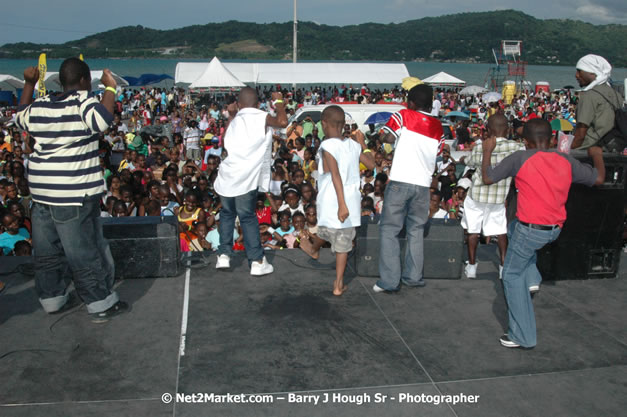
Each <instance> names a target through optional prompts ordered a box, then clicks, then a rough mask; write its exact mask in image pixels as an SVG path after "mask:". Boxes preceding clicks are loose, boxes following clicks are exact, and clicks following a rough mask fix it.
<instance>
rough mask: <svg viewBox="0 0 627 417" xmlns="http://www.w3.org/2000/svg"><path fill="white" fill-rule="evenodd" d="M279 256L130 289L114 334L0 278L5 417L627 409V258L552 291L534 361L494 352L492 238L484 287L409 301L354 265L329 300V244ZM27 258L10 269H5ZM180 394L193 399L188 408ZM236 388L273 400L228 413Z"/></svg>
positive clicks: (447, 283)
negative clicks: (604, 275) (266, 268)
mask: <svg viewBox="0 0 627 417" xmlns="http://www.w3.org/2000/svg"><path fill="white" fill-rule="evenodd" d="M268 258H269V259H270V260H271V261H272V263H273V264H274V267H275V273H274V274H272V275H270V276H266V277H251V276H250V275H249V273H248V272H249V270H248V266H247V265H246V262H245V260H244V258H243V257H237V258H235V259H233V260H232V270H231V271H229V272H217V271H216V270H215V269H214V265H215V255H212V256H210V257H209V258H208V259H209V261H210V264H209V266H206V267H205V266H203V265H202V264H201V265H198V264H197V265H194V267H193V268H189V269H187V270H186V271H185V272H184V273H183V274H182V275H181V276H179V277H176V278H160V279H135V280H132V279H128V280H125V281H123V282H121V283H120V284H119V286H118V292H119V294H120V296H121V298H122V299H124V300H126V301H128V302H130V303H131V304H132V311H131V312H130V313H128V314H125V315H122V316H119V317H116V318H115V319H113V320H111V321H110V322H108V323H105V324H92V323H91V322H90V320H89V317H88V316H87V314H86V310H85V307H84V306H81V307H77V308H76V309H74V310H72V311H70V312H68V313H66V314H65V315H61V316H48V315H46V314H44V312H43V310H42V309H41V308H40V306H39V303H38V300H37V297H36V295H35V292H34V289H33V280H32V277H31V276H30V275H29V274H28V273H13V274H11V275H3V276H1V277H0V279H1V280H3V281H5V282H7V284H8V288H7V289H6V290H5V291H4V292H3V293H2V294H1V295H0V416H42V415H46V416H63V417H67V416H85V415H90V416H113V415H115V416H205V415H207V416H209V415H215V416H252V415H254V416H291V415H294V416H330V415H342V416H359V417H364V416H381V415H389V416H416V415H420V416H481V417H486V416H540V415H541V416H569V417H570V416H582V417H583V416H585V417H589V416H597V415H608V416H609V415H624V413H625V410H626V409H627V330H626V326H625V318H626V316H625V300H626V296H625V295H626V294H627V280H626V279H625V278H626V275H627V266H626V265H625V264H626V262H627V259H626V258H624V259H623V262H622V266H623V268H622V270H623V272H622V273H621V275H620V276H619V277H618V278H616V279H606V280H588V281H558V282H544V283H543V285H542V289H541V291H540V294H539V295H538V296H537V297H536V298H535V300H534V307H535V310H536V317H537V323H538V346H537V347H536V348H535V349H533V350H530V351H523V350H518V349H506V348H503V347H501V346H500V344H499V341H498V338H499V336H500V335H501V334H502V333H503V330H504V329H505V326H506V319H507V315H506V306H505V300H504V298H503V291H502V286H501V283H500V281H499V280H498V276H497V272H496V271H497V269H496V267H495V263H494V262H495V261H496V256H495V246H493V245H487V246H482V247H481V248H480V252H479V258H480V259H481V261H480V264H479V275H478V279H477V280H468V279H461V280H428V281H427V286H426V287H424V288H418V289H413V288H406V287H403V288H402V290H401V291H400V292H399V293H398V294H375V293H373V292H372V284H374V282H375V279H374V278H362V277H356V276H355V274H354V273H352V271H351V270H349V271H348V272H347V281H349V290H348V291H347V292H346V293H345V294H344V295H343V296H342V297H334V296H333V295H332V294H331V289H332V281H333V279H334V277H335V272H334V259H333V256H332V254H331V253H330V252H328V251H327V252H323V253H322V256H321V259H320V261H319V262H315V261H311V260H309V259H308V258H307V257H306V255H304V254H303V253H302V252H300V251H279V252H275V253H268ZM18 259H19V258H11V262H9V258H4V259H2V260H1V262H0V264H2V266H1V267H0V270H2V271H5V272H6V271H10V270H12V269H14V266H15V265H14V264H13V263H12V262H16V261H18ZM186 289H187V290H188V291H186ZM186 294H188V297H187V296H186ZM177 393H179V394H181V395H187V397H181V398H179V400H180V401H178V402H177V401H176V394H177ZM164 394H165V397H164ZM198 394H201V395H198ZM205 394H206V395H205ZM211 394H214V395H213V396H211ZM223 394H232V395H234V396H233V397H230V400H232V401H237V400H239V399H240V397H237V395H239V394H259V395H260V396H256V397H248V396H245V397H244V398H245V399H246V400H251V401H253V400H254V401H258V402H261V401H263V402H262V403H254V404H253V403H250V402H249V403H234V402H231V403H227V402H225V401H224V400H227V397H222V396H219V395H223ZM264 394H269V395H268V396H264ZM423 394H424V395H423ZM462 394H463V395H464V396H465V397H462ZM168 395H173V396H175V398H174V400H172V401H168V400H169V399H170V397H168ZM164 398H165V400H166V401H163V399H164ZM438 399H442V400H444V401H442V402H441V403H439V404H434V403H433V402H437V400H438ZM473 399H474V400H475V402H472V403H471V402H468V401H466V402H462V400H471V401H472V400H473ZM183 400H187V402H184V401H183ZM221 400H222V401H221ZM297 400H300V401H309V402H297ZM316 400H317V401H318V403H317V404H316V403H314V402H315V401H316ZM325 400H326V401H327V402H324V401H325ZM455 400H458V402H457V403H456V404H453V403H452V401H455ZM194 401H195V402H194ZM219 401H221V402H219ZM429 401H431V403H428V402H429ZM447 401H448V402H447Z"/></svg>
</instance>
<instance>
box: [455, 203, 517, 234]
mask: <svg viewBox="0 0 627 417" xmlns="http://www.w3.org/2000/svg"><path fill="white" fill-rule="evenodd" d="M461 224H462V227H463V228H464V229H466V231H467V232H468V233H472V234H474V233H481V231H483V235H484V236H498V235H504V234H507V217H506V215H505V204H492V203H479V202H476V201H474V200H473V199H472V198H470V196H467V197H466V199H465V200H464V217H462V221H461Z"/></svg>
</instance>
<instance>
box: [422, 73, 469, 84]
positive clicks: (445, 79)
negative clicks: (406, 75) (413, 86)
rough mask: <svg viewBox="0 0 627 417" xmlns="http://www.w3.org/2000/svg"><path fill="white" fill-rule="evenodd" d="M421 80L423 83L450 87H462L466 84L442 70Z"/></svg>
mask: <svg viewBox="0 0 627 417" xmlns="http://www.w3.org/2000/svg"><path fill="white" fill-rule="evenodd" d="M422 81H423V82H424V83H425V84H431V85H441V86H451V87H462V86H465V85H466V81H464V80H460V79H459V78H456V77H453V76H452V75H450V74H447V73H445V72H444V71H442V72H438V73H437V74H434V75H432V76H431V77H427V78H424V79H423V80H422Z"/></svg>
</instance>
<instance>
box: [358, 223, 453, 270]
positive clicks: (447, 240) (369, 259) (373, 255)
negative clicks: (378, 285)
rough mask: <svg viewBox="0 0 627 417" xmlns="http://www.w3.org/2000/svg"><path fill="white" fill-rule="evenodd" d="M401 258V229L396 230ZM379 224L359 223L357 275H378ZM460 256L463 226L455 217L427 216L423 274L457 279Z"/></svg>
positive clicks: (403, 251)
mask: <svg viewBox="0 0 627 417" xmlns="http://www.w3.org/2000/svg"><path fill="white" fill-rule="evenodd" d="M399 239H400V243H401V253H400V254H399V256H400V260H401V262H403V261H404V259H405V250H406V246H407V239H406V238H405V229H403V230H402V231H401V234H400V237H399ZM379 244H380V239H379V225H378V224H362V225H361V227H359V228H358V230H357V239H356V242H355V271H356V272H357V274H358V275H359V276H363V277H378V276H379ZM463 256H464V229H462V227H461V225H460V223H459V220H451V219H430V220H429V222H428V223H427V224H426V225H425V241H424V266H423V277H424V278H427V279H459V278H461V274H462V265H463V260H462V258H463Z"/></svg>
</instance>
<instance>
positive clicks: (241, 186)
mask: <svg viewBox="0 0 627 417" xmlns="http://www.w3.org/2000/svg"><path fill="white" fill-rule="evenodd" d="M267 115H268V113H266V112H264V111H261V110H259V109H255V108H252V107H246V108H243V109H241V110H240V111H239V112H238V113H237V115H236V116H235V117H234V118H233V120H232V121H231V123H230V124H229V127H228V129H227V130H226V132H225V134H224V148H225V149H226V151H227V152H228V156H227V157H226V159H224V161H223V162H222V163H221V164H220V169H219V171H218V177H217V178H216V181H215V184H214V188H215V190H216V191H217V192H218V194H219V195H221V196H224V197H237V196H240V195H244V194H246V193H248V192H250V191H252V190H256V189H257V188H259V190H260V191H262V192H266V191H268V190H269V188H270V178H271V171H270V166H271V164H272V129H270V128H267V127H266V117H267Z"/></svg>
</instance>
